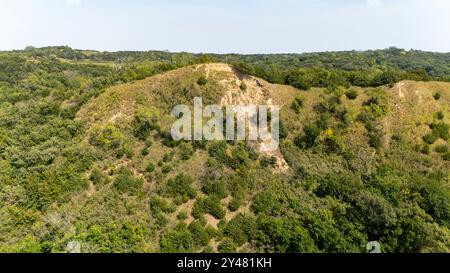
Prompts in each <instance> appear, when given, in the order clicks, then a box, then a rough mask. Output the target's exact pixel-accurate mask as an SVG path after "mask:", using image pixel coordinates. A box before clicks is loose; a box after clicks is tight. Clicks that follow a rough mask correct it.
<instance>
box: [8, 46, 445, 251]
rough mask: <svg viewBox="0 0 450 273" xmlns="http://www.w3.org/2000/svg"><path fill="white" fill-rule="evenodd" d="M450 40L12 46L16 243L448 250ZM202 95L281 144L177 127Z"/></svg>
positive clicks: (11, 234)
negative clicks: (390, 45) (207, 136)
mask: <svg viewBox="0 0 450 273" xmlns="http://www.w3.org/2000/svg"><path fill="white" fill-rule="evenodd" d="M448 56H449V55H448V54H437V53H427V52H419V51H403V50H398V49H389V50H384V51H372V52H337V53H317V54H286V55H253V56H252V55H248V56H240V55H203V54H199V55H192V54H188V53H177V54H172V53H167V52H140V53H139V52H119V53H101V52H95V51H77V50H71V49H69V48H66V47H60V48H44V49H34V48H29V49H27V50H25V51H16V52H0V251H1V252H67V251H71V250H73V249H72V248H71V247H68V246H72V247H73V246H74V245H75V246H77V245H79V246H80V250H81V251H83V252H199V251H205V252H236V251H248V252H365V248H366V244H367V242H368V241H372V240H376V241H379V242H380V243H381V246H382V250H383V251H384V252H449V251H450V230H449V228H450V188H449V178H450V173H449V170H450V162H449V160H450V150H449V140H450V135H449V129H450V128H449V124H450V83H449V82H448V79H449V76H450V72H449V70H450V69H449V67H450V66H449V64H450V59H449V57H448ZM224 62H228V64H227V63H224ZM198 96H201V97H203V100H204V103H205V104H213V103H214V104H221V105H222V106H226V105H227V104H235V103H253V104H265V103H273V104H276V105H281V106H282V110H281V137H282V141H281V145H280V148H279V151H277V152H276V153H273V154H267V153H263V152H260V151H259V149H258V147H257V146H255V145H251V144H249V143H245V142H205V141H204V142H175V141H173V140H172V139H171V137H170V134H169V132H170V127H171V124H172V122H173V121H174V118H173V117H172V116H171V115H170V111H171V109H172V107H173V106H175V105H178V104H187V105H192V104H193V98H194V97H198Z"/></svg>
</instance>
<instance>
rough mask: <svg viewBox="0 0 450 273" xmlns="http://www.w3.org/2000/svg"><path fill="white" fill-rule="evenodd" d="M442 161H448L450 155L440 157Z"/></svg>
mask: <svg viewBox="0 0 450 273" xmlns="http://www.w3.org/2000/svg"><path fill="white" fill-rule="evenodd" d="M442 159H443V160H445V161H450V153H446V154H445V155H442Z"/></svg>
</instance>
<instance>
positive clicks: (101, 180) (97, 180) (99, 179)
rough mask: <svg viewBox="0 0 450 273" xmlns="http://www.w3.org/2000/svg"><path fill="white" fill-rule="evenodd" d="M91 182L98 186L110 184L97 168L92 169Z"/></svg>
mask: <svg viewBox="0 0 450 273" xmlns="http://www.w3.org/2000/svg"><path fill="white" fill-rule="evenodd" d="M89 180H90V181H91V182H92V183H93V184H94V185H96V186H97V185H103V184H107V182H108V178H107V177H106V176H105V175H103V173H102V172H101V171H100V170H99V169H97V168H94V169H92V171H91V175H90V176H89Z"/></svg>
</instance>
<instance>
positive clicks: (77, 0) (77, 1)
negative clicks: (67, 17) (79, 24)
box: [66, 0, 81, 7]
mask: <svg viewBox="0 0 450 273" xmlns="http://www.w3.org/2000/svg"><path fill="white" fill-rule="evenodd" d="M66 4H67V5H68V6H71V7H74V6H79V5H81V0H66Z"/></svg>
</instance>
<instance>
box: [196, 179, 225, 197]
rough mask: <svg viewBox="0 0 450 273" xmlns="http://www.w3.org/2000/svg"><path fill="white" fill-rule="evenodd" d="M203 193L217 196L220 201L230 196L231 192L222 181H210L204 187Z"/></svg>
mask: <svg viewBox="0 0 450 273" xmlns="http://www.w3.org/2000/svg"><path fill="white" fill-rule="evenodd" d="M202 191H203V192H204V193H206V194H208V195H215V196H217V197H219V198H220V199H223V198H225V197H227V196H228V194H229V192H228V190H227V188H226V186H225V183H224V181H222V180H208V181H206V182H205V184H204V185H203V187H202Z"/></svg>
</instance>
